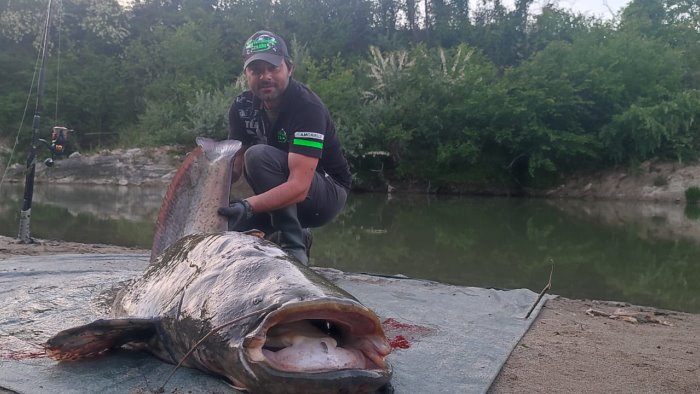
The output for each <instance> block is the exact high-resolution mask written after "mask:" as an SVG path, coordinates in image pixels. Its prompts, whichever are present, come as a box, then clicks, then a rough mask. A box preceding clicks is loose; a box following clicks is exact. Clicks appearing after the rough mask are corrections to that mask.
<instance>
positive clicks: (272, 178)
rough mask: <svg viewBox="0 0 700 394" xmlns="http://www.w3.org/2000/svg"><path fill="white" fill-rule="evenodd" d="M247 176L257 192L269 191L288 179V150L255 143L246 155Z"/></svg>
mask: <svg viewBox="0 0 700 394" xmlns="http://www.w3.org/2000/svg"><path fill="white" fill-rule="evenodd" d="M244 160H245V177H246V179H247V180H248V183H249V184H250V185H251V187H253V190H254V191H255V193H256V194H260V193H262V192H264V191H267V190H269V189H271V188H273V187H275V186H277V185H279V184H281V183H283V182H285V181H286V180H287V177H288V176H289V169H288V164H287V152H284V151H281V150H279V149H277V148H275V147H272V146H269V145H263V144H259V145H253V146H251V147H250V148H248V149H247V150H246V152H245V156H244Z"/></svg>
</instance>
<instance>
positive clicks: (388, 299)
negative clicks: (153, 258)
mask: <svg viewBox="0 0 700 394" xmlns="http://www.w3.org/2000/svg"><path fill="white" fill-rule="evenodd" d="M147 264H148V256H147V255H143V254H126V255H122V254H120V255H114V254H113V255H103V254H83V255H54V256H31V257H26V256H23V257H16V258H10V259H7V260H2V261H0V393H1V392H4V391H3V389H4V390H9V391H10V392H18V393H101V394H107V393H148V392H152V391H153V390H156V389H158V388H159V387H160V386H161V384H162V383H163V381H164V380H165V378H166V377H167V375H168V374H169V373H170V372H171V371H172V370H173V366H172V365H170V364H166V363H163V362H160V361H159V360H157V359H155V358H154V357H151V356H149V355H147V354H144V353H135V352H129V351H118V352H114V353H111V354H109V355H106V356H103V357H99V358H96V359H91V360H83V361H76V362H64V363H58V362H55V361H53V360H51V359H48V358H46V355H45V354H44V351H43V348H42V344H43V343H44V342H45V341H46V340H47V339H48V338H49V337H50V336H52V335H53V334H55V333H57V332H58V331H60V330H63V329H66V328H69V327H72V326H76V325H80V324H85V323H88V322H91V321H93V320H96V319H98V318H104V317H107V316H108V314H109V309H110V305H108V304H109V302H108V300H111V299H112V296H113V294H114V292H115V291H117V290H118V288H119V287H120V285H121V284H122V283H123V282H124V281H126V280H128V279H130V278H133V277H134V276H137V275H140V274H141V273H142V272H143V270H144V269H145V267H146V265H147ZM317 271H319V272H320V273H321V274H322V275H324V276H326V277H327V278H329V279H331V280H332V281H333V282H335V283H336V284H337V285H338V286H340V287H342V288H344V289H345V290H347V291H348V292H350V293H351V294H353V295H354V296H355V297H356V298H358V299H359V300H360V301H361V302H362V303H364V304H365V305H367V306H368V307H369V308H371V309H373V310H374V311H375V312H376V313H377V314H378V315H379V317H380V319H381V320H382V322H383V326H384V328H385V330H386V333H387V337H388V338H389V340H390V341H391V343H392V347H394V351H393V352H392V354H391V355H390V356H389V361H390V362H391V363H392V365H393V367H394V375H393V378H392V385H393V388H394V392H395V393H399V394H404V393H450V394H452V393H483V392H486V391H487V390H488V388H489V387H490V385H491V383H492V382H493V380H494V379H495V377H496V375H497V374H498V372H499V371H500V369H501V367H502V366H503V364H504V363H505V361H506V360H507V358H508V356H509V355H510V352H511V351H512V349H513V348H514V346H515V345H516V344H517V343H518V341H519V340H520V338H521V337H522V335H523V334H524V333H525V332H526V331H527V330H528V328H529V326H530V324H531V323H532V320H533V319H534V317H535V316H536V314H537V313H538V312H539V306H538V308H537V309H536V310H535V311H534V312H533V314H532V316H530V318H529V319H525V318H524V316H525V315H526V314H527V312H528V310H529V309H530V307H531V306H532V304H533V303H534V301H535V300H536V299H537V294H536V293H534V292H532V291H530V290H526V289H519V290H509V291H503V290H495V289H482V288H475V287H460V286H451V285H445V284H441V283H436V282H430V281H423V280H413V279H402V278H393V277H380V276H372V275H366V274H349V273H343V272H340V271H337V270H332V269H323V268H319V269H317ZM165 392H166V393H236V391H235V390H233V389H232V388H230V387H229V386H228V385H227V384H226V383H224V382H223V381H222V380H221V379H218V378H216V377H212V376H208V375H206V374H204V373H201V372H199V371H196V370H193V369H189V368H180V369H178V370H177V371H176V373H175V375H174V376H173V378H171V379H170V381H169V382H168V384H167V385H166V386H165Z"/></svg>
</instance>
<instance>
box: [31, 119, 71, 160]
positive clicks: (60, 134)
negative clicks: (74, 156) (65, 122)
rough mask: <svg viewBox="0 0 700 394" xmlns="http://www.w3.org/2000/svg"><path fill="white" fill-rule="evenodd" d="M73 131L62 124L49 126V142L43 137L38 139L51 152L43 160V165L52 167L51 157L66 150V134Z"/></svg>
mask: <svg viewBox="0 0 700 394" xmlns="http://www.w3.org/2000/svg"><path fill="white" fill-rule="evenodd" d="M71 132H73V130H72V129H68V128H66V127H63V126H54V127H53V128H51V142H50V143H49V141H46V140H44V139H39V141H41V142H42V143H43V144H45V145H46V147H47V148H48V149H49V151H50V152H51V157H49V158H47V159H46V160H44V165H45V166H47V167H53V164H54V162H53V159H54V157H55V156H61V155H63V154H64V153H65V151H66V144H67V143H68V136H69V134H70V133H71Z"/></svg>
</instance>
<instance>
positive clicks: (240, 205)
mask: <svg viewBox="0 0 700 394" xmlns="http://www.w3.org/2000/svg"><path fill="white" fill-rule="evenodd" d="M216 212H217V213H218V214H219V215H221V216H226V217H228V226H229V229H232V228H235V227H236V225H237V224H239V223H240V222H242V221H243V220H247V219H250V218H251V217H252V216H253V208H252V207H251V206H250V203H248V201H246V200H235V201H231V203H229V205H228V207H221V208H219V209H218V210H217V211H216Z"/></svg>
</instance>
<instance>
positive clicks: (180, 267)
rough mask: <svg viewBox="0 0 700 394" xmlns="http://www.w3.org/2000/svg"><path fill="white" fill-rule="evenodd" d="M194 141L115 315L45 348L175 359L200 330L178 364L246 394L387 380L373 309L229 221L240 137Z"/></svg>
mask: <svg viewBox="0 0 700 394" xmlns="http://www.w3.org/2000/svg"><path fill="white" fill-rule="evenodd" d="M198 144H199V145H200V147H199V148H197V149H196V150H195V151H194V152H193V153H191V154H190V155H189V156H188V157H187V158H186V160H185V162H184V163H183V165H182V166H181V168H180V169H179V171H178V173H177V175H176V176H175V178H174V179H173V181H172V184H171V186H170V188H169V190H168V192H167V194H166V196H165V198H164V201H163V206H162V208H161V211H160V214H159V216H158V226H157V230H156V235H155V237H154V243H153V250H152V254H151V256H152V257H151V263H150V265H149V267H148V268H147V269H146V272H145V273H144V274H143V276H142V277H140V278H138V279H136V280H135V281H133V282H132V283H130V284H129V285H128V286H127V287H125V288H124V289H123V290H122V291H120V293H119V294H118V295H117V297H116V299H115V302H114V305H113V309H112V313H113V317H114V318H113V319H108V320H97V321H95V322H93V323H90V324H87V325H84V326H80V327H74V328H70V329H67V330H65V331H62V332H60V333H58V334H56V335H55V336H54V337H52V338H51V339H49V341H48V342H47V344H46V349H47V354H49V355H50V356H51V357H54V358H56V359H58V360H77V359H81V358H86V357H94V356H97V355H101V354H105V353H106V352H107V351H108V350H110V349H112V348H115V347H120V346H122V345H129V346H131V347H137V348H140V349H144V350H146V351H149V352H151V353H152V354H154V355H155V356H157V357H159V358H160V359H162V360H164V361H166V362H170V363H173V364H176V363H178V362H179V361H180V360H181V359H182V358H183V357H184V356H185V355H186V354H187V352H188V351H189V350H191V349H192V348H194V347H195V345H196V344H197V343H198V342H200V340H202V339H203V338H205V337H206V339H204V340H203V341H202V343H201V344H199V345H198V346H196V349H195V350H194V351H193V352H192V354H191V355H190V356H189V357H187V359H186V360H185V362H184V365H186V366H189V367H193V368H197V369H200V370H202V371H204V372H207V373H210V374H214V375H218V376H222V377H224V378H226V379H227V380H228V381H229V382H230V383H231V384H233V385H234V386H235V387H236V388H238V389H241V390H245V391H249V392H252V393H292V394H293V393H300V394H301V393H304V394H308V393H370V392H374V391H375V390H377V389H378V388H380V387H382V386H384V385H386V384H387V383H388V382H389V381H390V379H391V374H392V368H391V365H390V364H389V363H388V362H387V361H386V357H387V356H388V355H389V353H390V351H391V347H390V346H389V342H388V340H387V338H386V336H385V334H384V331H383V329H382V326H381V323H380V321H379V318H378V317H377V316H376V315H375V314H374V312H372V311H371V310H369V309H368V308H366V307H365V306H363V305H362V304H361V303H360V302H359V301H358V300H357V299H355V298H354V297H353V296H351V295H350V294H348V293H347V292H345V291H344V290H342V289H340V288H339V287H336V286H335V285H333V284H332V283H331V282H329V281H328V280H326V279H325V278H323V277H321V276H320V275H318V274H316V273H315V272H314V271H312V270H311V269H309V268H308V267H305V266H303V265H301V264H299V263H298V262H297V261H296V260H294V259H293V258H291V257H289V256H288V255H287V254H286V253H285V252H284V251H282V250H281V249H280V248H279V247H278V246H277V245H275V244H273V243H271V242H268V241H265V240H264V239H261V238H259V237H255V236H251V235H246V234H242V233H237V232H225V230H226V227H227V223H226V219H225V218H223V217H220V216H219V215H217V214H216V209H217V208H218V207H220V206H224V205H226V204H227V203H228V198H229V191H230V178H231V170H232V168H231V167H232V160H233V156H234V155H235V153H236V152H237V151H238V149H239V148H240V143H239V142H237V141H235V142H232V141H228V142H227V141H222V142H218V143H217V142H213V141H211V140H198ZM237 320H240V321H237ZM234 321H235V324H229V323H231V322H234ZM217 327H218V328H219V329H216V328H217ZM212 332H213V333H212ZM209 333H212V335H210V336H207V335H208V334H209Z"/></svg>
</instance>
